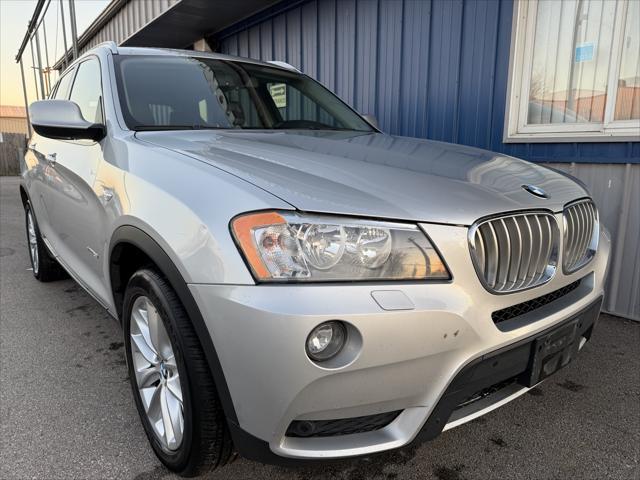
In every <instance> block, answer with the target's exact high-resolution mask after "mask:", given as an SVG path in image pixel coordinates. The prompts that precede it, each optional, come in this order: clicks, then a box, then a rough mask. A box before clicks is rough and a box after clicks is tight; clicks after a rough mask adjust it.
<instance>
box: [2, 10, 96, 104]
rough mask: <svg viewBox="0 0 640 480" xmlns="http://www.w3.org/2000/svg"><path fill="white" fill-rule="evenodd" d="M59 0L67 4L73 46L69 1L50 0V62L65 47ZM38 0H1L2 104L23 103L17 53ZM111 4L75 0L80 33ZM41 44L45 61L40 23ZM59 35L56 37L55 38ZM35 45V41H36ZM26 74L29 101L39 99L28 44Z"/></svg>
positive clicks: (48, 50) (69, 37)
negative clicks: (16, 58) (16, 59)
mask: <svg viewBox="0 0 640 480" xmlns="http://www.w3.org/2000/svg"><path fill="white" fill-rule="evenodd" d="M60 1H62V2H63V5H64V18H65V25H66V31H67V46H68V48H71V26H70V24H69V1H68V0H51V4H50V6H49V9H48V10H47V13H46V15H45V28H46V30H47V53H48V54H49V65H50V66H53V64H54V63H55V62H56V61H57V60H58V59H59V58H60V57H61V56H62V52H63V51H64V48H63V42H62V26H61V22H60ZM36 3H37V1H36V0H0V105H19V106H24V97H23V94H22V80H21V78H20V65H19V64H18V63H16V61H15V57H16V54H17V53H18V48H20V44H21V43H22V39H23V38H24V34H25V33H26V31H27V25H28V24H29V20H30V19H31V15H33V11H34V9H35V6H36ZM108 4H109V0H75V7H76V17H77V20H76V24H77V29H78V36H80V35H81V34H82V32H84V30H85V29H86V28H87V27H88V26H89V25H90V24H91V22H92V21H93V20H94V19H95V18H96V17H97V16H98V15H99V14H100V12H101V11H102V10H104V8H105V7H106V6H107V5H108ZM45 6H46V3H45ZM40 32H41V33H40V47H41V49H42V55H41V56H42V62H43V63H44V64H45V65H46V55H45V50H44V40H43V35H42V27H40ZM56 37H57V39H56ZM34 49H35V42H34ZM23 64H24V70H25V71H24V74H25V80H26V83H27V92H28V101H29V103H31V102H33V101H35V100H37V98H36V93H35V92H36V90H35V88H36V87H35V85H34V75H33V69H32V68H31V67H32V62H31V50H30V48H29V44H27V48H26V49H25V52H24V54H23ZM56 79H57V73H52V74H51V83H52V85H53V84H54V83H55V81H56Z"/></svg>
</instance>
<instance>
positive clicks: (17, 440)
mask: <svg viewBox="0 0 640 480" xmlns="http://www.w3.org/2000/svg"><path fill="white" fill-rule="evenodd" d="M28 268H29V259H28V253H27V247H26V242H25V236H24V220H23V210H22V206H21V204H20V200H19V195H18V179H17V178H2V179H0V478H1V479H19V478H20V479H21V478H37V479H45V478H46V479H53V478H82V479H85V478H96V479H97V478H100V479H103V478H135V479H138V480H143V479H156V478H157V479H169V478H174V477H173V476H172V475H170V474H169V473H168V472H167V471H166V470H165V469H164V468H163V467H162V466H161V465H160V463H159V462H158V461H157V460H156V458H155V457H154V455H153V453H152V452H151V449H150V448H149V447H148V446H147V440H146V438H145V436H144V432H143V430H142V427H141V426H140V424H139V421H138V416H137V413H136V411H135V407H134V404H133V400H132V396H131V390H130V386H129V383H128V379H127V370H126V366H125V360H124V352H123V348H122V346H123V343H122V342H123V339H122V333H121V330H120V327H119V326H118V324H117V323H116V322H115V321H114V320H112V319H111V317H109V316H108V315H107V314H106V313H105V312H104V311H103V310H102V309H101V307H100V306H99V305H98V304H97V303H96V302H95V301H93V300H92V299H91V298H90V297H89V296H88V295H87V294H86V293H84V291H83V290H82V289H81V288H80V287H79V286H78V285H77V284H76V283H74V282H73V281H72V280H63V281H59V282H55V283H50V284H42V283H39V282H37V281H36V280H35V279H34V278H33V276H32V274H31V272H30V271H29V270H28ZM639 462H640V324H639V323H634V322H631V321H627V320H622V319H619V318H614V317H609V316H607V315H603V316H602V318H601V322H600V324H599V328H598V329H597V331H596V333H595V336H594V339H593V341H592V342H591V343H590V344H589V345H588V346H587V347H586V348H585V350H584V351H583V353H582V354H581V356H580V357H579V359H578V360H577V361H576V362H575V363H573V364H572V365H570V366H568V367H567V368H566V369H565V370H564V371H562V372H559V373H558V375H556V376H555V377H554V378H552V379H550V380H548V381H547V382H546V383H545V384H543V385H542V386H541V387H539V388H537V389H534V390H533V391H531V392H530V393H529V394H527V395H524V396H523V397H521V398H520V399H518V400H516V401H515V402H512V403H511V404H509V405H507V406H505V407H503V408H502V409H499V410H497V411H495V412H493V413H491V414H489V415H487V416H485V417H483V418H480V419H478V420H476V421H474V422H471V423H469V424H466V425H464V426H462V427H459V428H457V429H454V430H451V431H449V432H446V433H444V434H443V435H441V436H440V437H439V438H438V439H437V440H435V441H433V442H431V443H427V444H423V445H420V446H417V447H408V448H406V449H404V450H400V451H398V452H393V453H388V454H384V455H381V456H376V457H372V458H370V459H361V460H355V461H350V462H341V463H336V464H331V465H326V466H322V467H313V468H311V467H308V468H298V469H286V468H280V467H272V466H264V465H261V464H258V463H253V462H249V461H246V460H243V459H239V460H237V461H236V462H235V463H233V464H232V465H230V466H228V467H226V468H224V469H222V470H219V471H218V472H215V473H214V474H212V475H210V476H209V477H207V478H210V479H262V478H265V479H318V480H319V479H325V478H337V479H349V480H359V479H390V480H392V479H412V478H420V479H439V480H463V479H468V480H471V479H504V478H510V479H525V478H526V479H530V478H536V479H551V478H553V479H565V478H567V479H569V478H580V479H604V478H612V479H639V478H640V463H639Z"/></svg>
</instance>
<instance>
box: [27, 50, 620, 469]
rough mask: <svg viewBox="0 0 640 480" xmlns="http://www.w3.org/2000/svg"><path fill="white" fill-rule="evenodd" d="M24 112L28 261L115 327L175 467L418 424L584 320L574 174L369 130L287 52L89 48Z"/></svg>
mask: <svg viewBox="0 0 640 480" xmlns="http://www.w3.org/2000/svg"><path fill="white" fill-rule="evenodd" d="M30 115H31V122H32V124H33V127H34V130H35V134H34V135H33V137H32V138H31V140H30V143H29V148H28V151H27V154H26V156H25V160H24V165H23V171H22V183H21V186H20V195H21V196H22V201H23V204H24V207H25V218H26V231H27V237H28V244H29V252H30V257H31V263H32V266H33V274H34V276H35V277H36V278H37V279H38V280H41V281H49V280H53V279H56V278H59V277H60V276H61V275H63V274H64V273H63V272H66V273H68V274H69V275H70V276H71V277H73V278H74V279H75V280H76V281H77V282H78V283H80V284H81V285H82V286H83V287H84V288H85V289H86V290H87V291H88V292H89V293H90V294H91V295H92V296H93V297H94V298H95V299H96V300H97V301H98V302H99V303H100V304H102V305H103V306H104V308H105V309H107V311H108V312H109V313H110V314H111V315H112V316H113V317H114V318H116V319H118V321H119V322H120V323H121V325H122V328H123V334H124V338H125V345H126V359H127V365H128V369H129V373H130V379H131V386H132V390H133V397H134V400H135V405H136V407H137V409H138V412H139V414H140V418H141V421H142V425H143V427H144V430H145V432H146V434H147V436H148V438H149V441H150V444H151V446H152V448H153V450H154V452H155V453H156V454H157V456H158V457H159V458H160V460H161V461H162V462H163V463H164V464H165V465H166V466H167V467H168V468H170V469H171V470H173V471H175V472H178V473H180V474H183V475H195V474H197V473H201V472H203V471H205V470H208V469H211V468H214V467H216V466H220V465H223V464H224V463H225V462H227V461H228V460H229V459H230V458H231V456H232V455H233V453H234V452H238V453H239V454H241V455H243V456H245V457H248V458H252V459H256V460H259V461H263V462H275V463H291V462H301V461H305V460H312V459H336V458H342V457H351V456H358V455H369V454H372V453H374V452H380V451H384V450H389V449H393V448H398V447H402V446H404V445H407V444H409V443H410V442H414V441H422V440H426V439H431V438H434V437H435V436H437V435H438V434H440V432H442V431H443V430H447V429H450V428H453V427H456V426H458V425H461V424H463V423H465V422H468V421H470V420H472V419H474V418H476V417H478V416H480V415H483V414H485V413H487V412H489V411H491V410H493V409H495V408H497V407H499V406H501V405H504V404H505V403H507V402H509V401H511V400H513V399H515V398H516V397H518V396H520V395H522V394H523V393H525V392H527V390H529V389H530V388H532V387H534V386H535V385H537V384H538V383H539V382H541V381H543V380H544V379H545V378H546V377H548V376H549V375H552V374H553V373H555V372H556V371H557V370H558V369H560V368H562V367H564V366H565V365H566V364H567V363H569V362H570V361H572V360H573V358H574V357H575V356H576V355H577V353H578V352H579V350H580V349H582V348H583V346H584V345H585V343H586V342H587V341H588V340H589V338H590V337H591V334H592V331H593V328H594V325H595V323H596V320H597V317H598V313H599V311H600V304H601V299H602V293H603V279H604V275H605V270H606V266H607V260H608V256H609V246H610V241H609V237H608V235H607V233H606V232H605V231H604V229H603V228H602V227H601V226H600V223H599V220H598V212H597V209H596V207H595V205H594V204H593V202H592V200H591V199H590V198H589V193H588V192H587V190H586V189H585V187H584V186H583V185H581V184H579V183H577V182H576V181H575V180H573V179H572V178H569V177H567V176H566V175H563V174H561V173H559V172H556V171H553V170H550V169H547V168H544V167H542V166H539V165H535V164H531V163H527V162H525V161H522V160H518V159H516V158H512V157H508V156H505V155H501V154H497V153H492V152H488V151H484V150H479V149H475V148H470V147H466V146H460V145H452V144H447V143H441V142H435V141H428V140H421V139H414V138H403V137H396V136H390V135H386V134H384V133H381V132H380V131H379V130H378V128H377V127H376V126H375V121H374V120H372V119H371V118H370V117H363V116H361V115H359V114H358V113H356V112H355V111H354V110H353V109H351V108H350V107H349V106H348V105H346V104H345V103H344V102H342V101H341V100H340V99H339V98H338V97H336V96H335V95H334V94H332V93H331V92H330V91H328V90H327V89H326V88H324V87H323V86H322V85H320V84H319V83H317V82H315V81H314V80H312V79H311V78H309V77H308V76H306V75H303V74H301V73H300V72H299V71H297V70H296V69H295V68H293V67H291V66H290V65H287V64H283V63H280V62H267V63H265V62H259V61H254V60H249V59H242V58H236V57H228V56H223V55H217V54H205V53H199V52H193V51H173V50H159V49H143V48H123V47H116V46H115V44H104V45H101V46H98V47H97V48H95V49H94V50H92V51H91V52H89V53H87V54H85V55H84V56H82V57H81V58H79V59H78V60H77V61H76V62H75V63H74V64H72V65H71V66H70V67H69V68H68V69H67V70H66V71H65V72H64V74H63V75H62V77H61V78H60V81H59V82H58V84H57V86H56V88H55V90H54V91H53V93H52V95H51V98H50V99H49V100H44V101H39V102H35V103H33V104H32V105H31V107H30Z"/></svg>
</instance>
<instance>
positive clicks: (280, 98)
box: [269, 83, 287, 108]
mask: <svg viewBox="0 0 640 480" xmlns="http://www.w3.org/2000/svg"><path fill="white" fill-rule="evenodd" d="M269 93H270V94H271V98H273V103H275V104H276V107H278V108H286V106H287V86H286V85H285V84H284V83H274V84H273V85H270V86H269Z"/></svg>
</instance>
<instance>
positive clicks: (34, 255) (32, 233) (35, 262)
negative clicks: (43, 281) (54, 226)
mask: <svg viewBox="0 0 640 480" xmlns="http://www.w3.org/2000/svg"><path fill="white" fill-rule="evenodd" d="M27 234H28V236H29V254H30V255H31V265H32V266H33V273H35V274H36V275H37V274H38V267H39V266H40V258H39V256H38V237H37V235H36V226H35V223H34V222H33V215H32V214H31V210H28V211H27Z"/></svg>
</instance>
